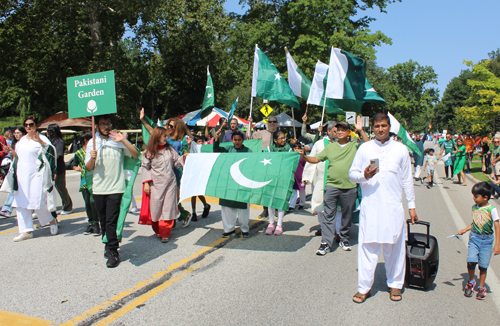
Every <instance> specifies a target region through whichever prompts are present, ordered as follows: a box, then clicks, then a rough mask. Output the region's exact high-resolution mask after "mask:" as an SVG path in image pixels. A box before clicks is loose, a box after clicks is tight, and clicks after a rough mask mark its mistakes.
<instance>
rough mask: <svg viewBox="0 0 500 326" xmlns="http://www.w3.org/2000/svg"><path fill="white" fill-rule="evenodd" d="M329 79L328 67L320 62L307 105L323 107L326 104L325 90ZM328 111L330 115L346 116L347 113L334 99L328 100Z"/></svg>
mask: <svg viewBox="0 0 500 326" xmlns="http://www.w3.org/2000/svg"><path fill="white" fill-rule="evenodd" d="M327 79H328V65H327V64H326V63H323V62H321V61H319V60H318V62H317V63H316V68H315V70H314V77H313V80H312V84H311V90H310V91H309V97H308V98H307V104H308V105H309V104H313V105H317V106H321V107H323V105H324V104H325V103H324V102H325V89H326V82H327ZM326 111H327V112H328V113H329V114H344V113H345V112H344V111H343V110H342V109H341V108H338V107H337V105H336V104H335V103H334V100H333V99H330V98H327V99H326Z"/></svg>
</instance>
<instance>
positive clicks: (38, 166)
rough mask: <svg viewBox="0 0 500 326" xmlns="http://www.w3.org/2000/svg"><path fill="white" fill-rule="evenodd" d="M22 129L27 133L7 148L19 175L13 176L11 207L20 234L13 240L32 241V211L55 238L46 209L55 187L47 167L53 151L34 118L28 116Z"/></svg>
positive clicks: (54, 223) (51, 222) (52, 223)
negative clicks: (15, 215) (49, 195)
mask: <svg viewBox="0 0 500 326" xmlns="http://www.w3.org/2000/svg"><path fill="white" fill-rule="evenodd" d="M24 127H25V128H26V131H27V134H26V136H24V137H23V138H21V140H20V141H19V142H18V143H17V145H16V150H15V151H14V150H12V148H10V147H9V148H8V150H9V152H10V153H12V156H13V158H15V157H17V165H16V167H15V171H16V172H19V173H16V172H15V174H14V177H15V178H17V189H16V186H15V185H14V191H15V192H14V201H13V202H12V206H13V207H16V212H17V225H18V227H19V235H18V236H17V237H15V238H14V241H22V240H26V239H31V238H33V231H34V227H33V218H32V216H31V211H32V210H34V211H35V213H36V215H37V216H38V220H39V221H40V225H42V226H43V225H46V224H49V223H50V234H52V235H56V234H57V232H58V226H57V221H56V220H55V219H54V217H52V215H51V213H50V212H49V209H48V206H47V205H48V204H47V194H48V193H49V192H51V191H52V189H53V188H54V185H53V182H52V179H53V178H52V176H53V173H52V169H51V166H50V165H51V162H52V165H53V164H55V157H54V153H55V150H54V147H53V146H52V144H51V143H50V141H49V139H48V138H47V137H45V136H43V135H40V134H39V133H38V132H37V131H36V128H37V121H36V118H35V117H33V116H28V117H27V118H26V119H25V120H24ZM50 153H52V155H50ZM54 166H55V165H54Z"/></svg>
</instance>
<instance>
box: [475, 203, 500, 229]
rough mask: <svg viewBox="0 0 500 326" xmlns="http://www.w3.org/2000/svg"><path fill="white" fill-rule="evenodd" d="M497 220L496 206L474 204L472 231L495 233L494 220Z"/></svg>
mask: <svg viewBox="0 0 500 326" xmlns="http://www.w3.org/2000/svg"><path fill="white" fill-rule="evenodd" d="M497 220H498V212H497V209H496V208H495V206H492V205H488V206H485V207H478V206H477V205H474V206H472V228H471V231H472V232H474V233H477V234H493V222H495V221H497Z"/></svg>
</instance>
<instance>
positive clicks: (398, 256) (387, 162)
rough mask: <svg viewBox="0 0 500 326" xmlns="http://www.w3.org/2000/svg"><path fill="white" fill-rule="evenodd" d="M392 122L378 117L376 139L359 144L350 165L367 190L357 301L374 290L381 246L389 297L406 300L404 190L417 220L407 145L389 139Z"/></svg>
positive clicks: (355, 178)
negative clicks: (403, 292)
mask: <svg viewBox="0 0 500 326" xmlns="http://www.w3.org/2000/svg"><path fill="white" fill-rule="evenodd" d="M390 127H391V126H390V120H389V117H388V116H387V115H386V114H384V113H378V114H376V115H375V116H374V117H373V130H374V132H375V139H374V140H372V141H369V142H367V143H365V144H364V145H363V146H361V147H360V148H359V150H358V151H357V153H356V156H355V157H354V161H353V163H352V165H351V169H350V170H349V178H350V179H351V181H352V182H356V183H359V184H360V185H361V191H362V195H363V200H362V201H361V212H360V216H359V239H358V293H356V294H355V295H354V297H353V301H354V302H356V303H362V302H364V301H365V300H366V298H367V297H369V296H370V289H371V287H372V285H373V282H374V277H375V269H376V267H377V262H378V256H379V254H380V249H381V248H382V247H383V248H384V258H385V269H386V276H387V286H388V287H389V293H390V299H391V300H393V301H400V300H401V298H402V297H401V289H402V288H403V285H404V277H405V262H406V245H405V240H406V239H405V237H406V224H405V214H404V209H403V202H402V198H401V197H402V191H403V190H404V193H405V196H406V200H407V202H408V209H409V215H410V217H411V219H412V222H414V221H416V220H418V217H417V213H416V212H415V192H414V188H413V178H412V172H411V161H410V156H409V153H408V149H407V148H406V147H405V146H404V145H403V144H401V143H398V142H395V141H394V140H392V139H390V137H389V131H390ZM372 159H378V160H379V167H378V168H377V167H372V166H371V164H370V160H372Z"/></svg>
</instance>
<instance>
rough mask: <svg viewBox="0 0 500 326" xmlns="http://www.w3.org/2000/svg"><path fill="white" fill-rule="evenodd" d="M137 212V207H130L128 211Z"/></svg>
mask: <svg viewBox="0 0 500 326" xmlns="http://www.w3.org/2000/svg"><path fill="white" fill-rule="evenodd" d="M138 211H139V208H137V207H132V208H131V209H130V213H137V212H138Z"/></svg>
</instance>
